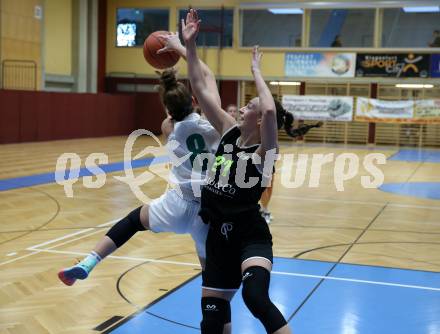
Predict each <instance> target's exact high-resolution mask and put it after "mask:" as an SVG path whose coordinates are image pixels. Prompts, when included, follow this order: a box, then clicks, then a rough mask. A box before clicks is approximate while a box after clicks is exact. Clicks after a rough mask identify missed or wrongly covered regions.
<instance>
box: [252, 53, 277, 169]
mask: <svg viewBox="0 0 440 334" xmlns="http://www.w3.org/2000/svg"><path fill="white" fill-rule="evenodd" d="M261 56H262V54H261V53H260V51H259V50H258V46H254V48H253V50H252V67H251V70H252V75H253V76H254V81H255V86H256V88H257V93H258V98H259V105H260V110H261V127H260V136H261V145H260V147H259V149H258V154H260V156H261V157H262V159H263V160H264V156H265V155H266V152H267V151H269V150H273V149H275V152H276V153H278V129H277V112H276V108H275V102H274V100H273V97H272V93H271V92H270V90H269V88H268V87H267V85H266V83H265V82H264V79H263V76H262V75H261V70H260V61H261Z"/></svg>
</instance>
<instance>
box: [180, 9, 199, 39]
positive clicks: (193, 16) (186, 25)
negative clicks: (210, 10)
mask: <svg viewBox="0 0 440 334" xmlns="http://www.w3.org/2000/svg"><path fill="white" fill-rule="evenodd" d="M200 22H202V21H201V20H199V16H198V14H197V11H196V10H195V9H192V8H191V9H190V10H189V11H188V14H186V22H185V20H183V19H182V37H183V40H184V41H185V43H188V42H192V41H195V39H196V38H197V35H198V33H199V28H200Z"/></svg>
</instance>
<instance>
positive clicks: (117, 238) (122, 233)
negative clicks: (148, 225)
mask: <svg viewBox="0 0 440 334" xmlns="http://www.w3.org/2000/svg"><path fill="white" fill-rule="evenodd" d="M141 208H142V207H141V206H140V207H138V208H137V209H135V210H133V211H132V212H130V213H129V214H128V215H127V217H125V218H123V219H121V220H120V221H118V222H117V223H116V224H115V225H113V226H112V228H111V229H110V230H109V231H108V232H107V234H106V235H107V236H108V237H109V238H110V239H112V240H113V242H114V243H115V245H116V247H118V248H119V247H121V246H122V245H123V244H125V243H126V242H127V241H128V240H129V239H130V238H131V237H132V236H133V235H135V233H136V232H138V231H144V230H145V227H144V225H142V223H141Z"/></svg>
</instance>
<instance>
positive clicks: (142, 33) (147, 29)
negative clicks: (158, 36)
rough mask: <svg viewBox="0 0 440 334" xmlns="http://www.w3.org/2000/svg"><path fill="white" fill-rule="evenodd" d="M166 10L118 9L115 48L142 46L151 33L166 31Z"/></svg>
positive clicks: (167, 19) (167, 16)
mask: <svg viewBox="0 0 440 334" xmlns="http://www.w3.org/2000/svg"><path fill="white" fill-rule="evenodd" d="M168 21H169V13H168V10H167V9H137V8H118V9H117V11H116V46H128V47H131V46H142V45H143V44H144V41H145V38H147V36H148V35H149V34H151V33H152V32H153V31H157V30H168Z"/></svg>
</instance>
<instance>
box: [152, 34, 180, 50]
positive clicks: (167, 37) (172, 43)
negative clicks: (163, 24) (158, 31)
mask: <svg viewBox="0 0 440 334" xmlns="http://www.w3.org/2000/svg"><path fill="white" fill-rule="evenodd" d="M158 38H159V39H160V40H161V41H162V42H163V43H164V45H165V46H164V47H163V48H162V49H159V50H157V54H161V53H164V52H173V51H179V49H180V48H182V47H183V45H182V43H180V39H179V33H178V32H175V33H173V32H170V33H168V34H162V35H159V36H158Z"/></svg>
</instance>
